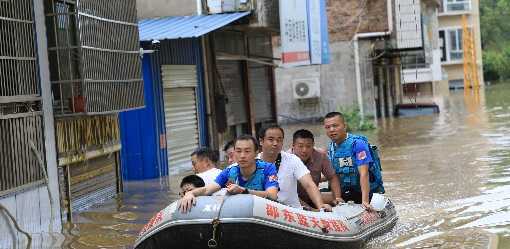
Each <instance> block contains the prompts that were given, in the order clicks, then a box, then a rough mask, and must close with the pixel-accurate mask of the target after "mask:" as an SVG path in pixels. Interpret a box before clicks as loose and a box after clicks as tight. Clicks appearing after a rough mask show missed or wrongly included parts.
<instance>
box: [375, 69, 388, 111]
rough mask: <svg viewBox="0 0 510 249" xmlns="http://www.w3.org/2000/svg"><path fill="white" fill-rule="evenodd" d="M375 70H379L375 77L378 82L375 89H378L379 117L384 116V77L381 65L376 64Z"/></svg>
mask: <svg viewBox="0 0 510 249" xmlns="http://www.w3.org/2000/svg"><path fill="white" fill-rule="evenodd" d="M377 71H378V72H379V73H378V74H377V79H378V82H379V86H378V88H377V90H378V91H379V110H380V111H381V118H386V104H385V103H386V98H385V96H384V86H385V84H384V82H385V77H384V69H383V67H382V66H378V67H377Z"/></svg>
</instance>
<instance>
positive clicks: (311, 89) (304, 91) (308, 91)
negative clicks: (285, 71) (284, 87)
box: [292, 79, 321, 99]
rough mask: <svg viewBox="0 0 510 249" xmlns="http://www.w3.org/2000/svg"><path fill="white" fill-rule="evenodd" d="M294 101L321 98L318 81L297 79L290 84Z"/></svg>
mask: <svg viewBox="0 0 510 249" xmlns="http://www.w3.org/2000/svg"><path fill="white" fill-rule="evenodd" d="M292 89H293V93H294V98H295V99H310V98H318V97H320V96H321V90H320V84H319V79H299V80H294V81H293V82H292Z"/></svg>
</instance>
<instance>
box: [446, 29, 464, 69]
mask: <svg viewBox="0 0 510 249" xmlns="http://www.w3.org/2000/svg"><path fill="white" fill-rule="evenodd" d="M448 36H449V39H450V60H451V61H455V60H462V58H463V51H462V29H455V30H449V31H448Z"/></svg>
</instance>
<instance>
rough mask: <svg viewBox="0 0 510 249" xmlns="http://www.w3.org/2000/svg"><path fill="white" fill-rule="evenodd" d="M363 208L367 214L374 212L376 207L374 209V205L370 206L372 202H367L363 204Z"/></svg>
mask: <svg viewBox="0 0 510 249" xmlns="http://www.w3.org/2000/svg"><path fill="white" fill-rule="evenodd" d="M361 206H362V207H363V208H364V209H365V210H367V212H372V211H374V207H372V205H370V202H365V201H364V202H363V203H361Z"/></svg>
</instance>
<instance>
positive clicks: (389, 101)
mask: <svg viewBox="0 0 510 249" xmlns="http://www.w3.org/2000/svg"><path fill="white" fill-rule="evenodd" d="M385 71H386V84H385V91H386V99H387V104H388V105H387V108H388V109H387V110H388V113H387V115H388V117H391V116H392V115H393V94H392V91H391V85H392V84H393V82H392V80H391V75H392V73H393V72H392V71H393V67H392V66H391V64H389V63H388V65H386V68H385Z"/></svg>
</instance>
